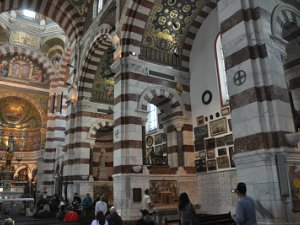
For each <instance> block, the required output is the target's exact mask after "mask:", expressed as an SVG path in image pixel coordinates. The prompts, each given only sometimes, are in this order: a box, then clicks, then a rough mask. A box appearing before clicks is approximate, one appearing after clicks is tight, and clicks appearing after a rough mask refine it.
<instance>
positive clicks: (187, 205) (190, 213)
mask: <svg viewBox="0 0 300 225" xmlns="http://www.w3.org/2000/svg"><path fill="white" fill-rule="evenodd" d="M178 212H179V218H180V224H181V225H192V224H193V220H194V218H195V215H196V210H195V207H194V206H193V204H192V203H191V201H190V198H189V196H188V194H187V193H185V192H183V193H181V194H180V195H179V201H178Z"/></svg>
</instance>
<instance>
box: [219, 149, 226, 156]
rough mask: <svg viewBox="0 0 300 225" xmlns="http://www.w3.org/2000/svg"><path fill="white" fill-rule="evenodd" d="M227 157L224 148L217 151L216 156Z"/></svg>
mask: <svg viewBox="0 0 300 225" xmlns="http://www.w3.org/2000/svg"><path fill="white" fill-rule="evenodd" d="M222 155H227V150H226V148H219V149H218V156H222Z"/></svg>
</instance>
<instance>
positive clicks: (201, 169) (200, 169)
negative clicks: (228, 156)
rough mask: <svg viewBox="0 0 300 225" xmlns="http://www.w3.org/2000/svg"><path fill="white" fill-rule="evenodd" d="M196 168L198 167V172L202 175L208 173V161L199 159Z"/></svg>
mask: <svg viewBox="0 0 300 225" xmlns="http://www.w3.org/2000/svg"><path fill="white" fill-rule="evenodd" d="M195 166H196V171H197V172H199V173H201V172H206V159H198V160H196V161H195Z"/></svg>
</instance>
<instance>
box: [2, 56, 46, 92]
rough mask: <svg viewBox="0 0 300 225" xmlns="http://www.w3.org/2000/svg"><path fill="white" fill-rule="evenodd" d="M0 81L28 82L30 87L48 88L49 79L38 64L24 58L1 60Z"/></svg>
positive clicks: (16, 57)
mask: <svg viewBox="0 0 300 225" xmlns="http://www.w3.org/2000/svg"><path fill="white" fill-rule="evenodd" d="M0 79H2V80H9V81H16V82H26V84H27V85H28V84H29V85H30V84H32V85H34V86H36V85H39V86H48V85H49V78H48V76H47V74H46V71H45V70H44V69H43V68H41V67H40V66H39V65H38V64H37V63H35V62H33V61H31V60H30V59H29V58H27V57H24V56H15V57H6V58H1V59H0Z"/></svg>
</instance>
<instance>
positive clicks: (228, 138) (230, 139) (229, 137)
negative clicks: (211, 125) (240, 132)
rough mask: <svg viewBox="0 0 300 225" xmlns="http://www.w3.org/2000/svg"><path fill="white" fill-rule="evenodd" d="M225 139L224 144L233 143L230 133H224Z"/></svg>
mask: <svg viewBox="0 0 300 225" xmlns="http://www.w3.org/2000/svg"><path fill="white" fill-rule="evenodd" d="M225 139H226V145H232V144H233V137H232V134H229V135H226V136H225Z"/></svg>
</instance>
